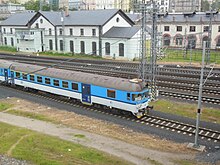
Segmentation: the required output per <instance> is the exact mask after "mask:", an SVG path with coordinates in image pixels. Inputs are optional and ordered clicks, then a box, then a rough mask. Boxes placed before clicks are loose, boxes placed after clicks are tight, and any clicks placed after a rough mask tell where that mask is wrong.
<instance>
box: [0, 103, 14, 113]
mask: <svg viewBox="0 0 220 165" xmlns="http://www.w3.org/2000/svg"><path fill="white" fill-rule="evenodd" d="M11 107H12V105H10V104H6V103H0V112H2V111H5V110H7V109H9V108H11Z"/></svg>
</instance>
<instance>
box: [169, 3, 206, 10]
mask: <svg viewBox="0 0 220 165" xmlns="http://www.w3.org/2000/svg"><path fill="white" fill-rule="evenodd" d="M201 4H202V0H170V6H169V9H170V10H169V12H194V11H201Z"/></svg>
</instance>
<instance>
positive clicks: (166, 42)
mask: <svg viewBox="0 0 220 165" xmlns="http://www.w3.org/2000/svg"><path fill="white" fill-rule="evenodd" d="M163 45H164V46H170V36H169V35H164V37H163Z"/></svg>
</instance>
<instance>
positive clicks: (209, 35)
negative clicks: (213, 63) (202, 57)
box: [206, 1, 213, 65]
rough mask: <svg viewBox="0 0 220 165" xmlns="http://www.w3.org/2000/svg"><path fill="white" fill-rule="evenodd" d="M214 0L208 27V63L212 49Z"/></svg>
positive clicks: (207, 62)
mask: <svg viewBox="0 0 220 165" xmlns="http://www.w3.org/2000/svg"><path fill="white" fill-rule="evenodd" d="M212 4H213V1H212V2H211V4H210V19H209V29H208V42H207V44H206V45H207V49H206V65H207V64H209V63H210V50H211V43H212V19H213V11H212V10H213V8H212Z"/></svg>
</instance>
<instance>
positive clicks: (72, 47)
mask: <svg viewBox="0 0 220 165" xmlns="http://www.w3.org/2000/svg"><path fill="white" fill-rule="evenodd" d="M70 52H72V53H74V42H73V41H72V40H71V41H70Z"/></svg>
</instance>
